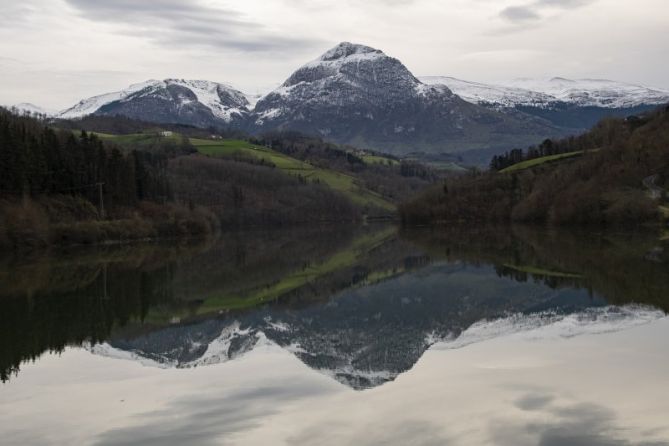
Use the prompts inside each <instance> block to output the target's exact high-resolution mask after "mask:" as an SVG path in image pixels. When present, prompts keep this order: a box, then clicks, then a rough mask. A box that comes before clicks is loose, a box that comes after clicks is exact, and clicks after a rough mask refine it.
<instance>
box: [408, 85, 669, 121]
mask: <svg viewBox="0 0 669 446" xmlns="http://www.w3.org/2000/svg"><path fill="white" fill-rule="evenodd" d="M420 80H421V81H422V82H424V83H426V84H429V85H443V86H446V87H447V88H449V89H451V90H452V91H453V92H454V93H455V94H457V95H458V96H460V97H461V98H463V99H464V100H466V101H468V102H471V103H473V104H478V105H482V106H485V107H488V108H491V109H495V110H500V111H505V110H517V111H521V112H524V113H528V114H531V115H534V116H538V117H541V118H544V119H547V120H549V121H551V122H552V123H553V124H554V125H556V126H560V127H567V128H571V129H574V130H584V129H588V128H590V127H592V126H593V125H595V124H596V123H597V122H598V121H599V120H601V119H602V118H604V117H607V116H628V115H632V114H637V113H641V112H644V111H647V110H649V109H651V108H655V107H656V106H657V105H660V104H666V103H669V90H662V89H656V88H649V87H645V86H641V85H636V84H629V83H624V82H616V81H611V80H606V79H577V80H573V79H565V78H561V77H554V78H552V79H528V78H522V79H515V80H512V81H508V82H504V83H500V84H482V83H477V82H470V81H465V80H461V79H456V78H453V77H447V76H424V77H420Z"/></svg>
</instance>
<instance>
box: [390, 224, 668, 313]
mask: <svg viewBox="0 0 669 446" xmlns="http://www.w3.org/2000/svg"><path fill="white" fill-rule="evenodd" d="M402 237H404V238H406V239H407V240H410V241H412V242H413V243H415V244H416V245H417V246H418V247H420V248H421V249H422V250H424V251H425V252H426V254H427V255H429V256H430V258H431V259H433V260H434V259H443V260H446V261H463V262H467V263H471V264H490V265H494V266H495V269H496V271H497V273H498V274H499V275H500V276H503V277H510V278H512V279H514V280H517V281H539V282H541V283H544V284H546V285H547V286H550V287H553V288H558V287H574V288H581V289H586V290H589V291H590V292H591V293H597V294H599V295H601V296H603V297H605V298H606V299H607V301H608V302H610V303H612V304H617V305H622V304H629V303H641V304H645V305H652V306H655V307H658V308H661V309H662V310H664V311H669V295H667V292H666V290H667V289H669V288H668V287H669V243H668V242H667V240H666V239H664V240H662V239H661V238H660V237H659V236H658V235H657V234H656V233H654V232H641V231H640V232H637V233H627V232H588V231H568V230H548V229H540V228H536V227H526V226H513V227H508V228H503V229H500V228H494V227H488V228H450V229H449V230H447V231H434V230H428V229H426V230H414V231H403V233H402Z"/></svg>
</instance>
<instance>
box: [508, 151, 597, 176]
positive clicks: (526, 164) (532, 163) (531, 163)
mask: <svg viewBox="0 0 669 446" xmlns="http://www.w3.org/2000/svg"><path fill="white" fill-rule="evenodd" d="M583 153H584V152H582V151H580V150H579V151H578V152H567V153H559V154H557V155H548V156H542V157H541V158H534V159H531V160H527V161H522V162H520V163H517V164H514V165H513V166H509V167H507V168H506V169H502V170H500V172H501V173H509V172H517V171H519V170H525V169H529V168H530V167H536V166H540V165H541V164H546V163H550V162H553V161H559V160H563V159H567V158H574V157H577V156H581V155H583Z"/></svg>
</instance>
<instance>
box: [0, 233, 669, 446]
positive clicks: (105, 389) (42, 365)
mask: <svg viewBox="0 0 669 446" xmlns="http://www.w3.org/2000/svg"><path fill="white" fill-rule="evenodd" d="M668 310H669V242H668V241H667V240H662V239H661V237H660V236H659V235H658V234H656V233H653V232H636V233H631V232H624V231H608V232H595V231H562V230H561V231H558V230H549V229H537V228H529V227H503V228H499V227H497V228H486V227H483V228H475V227H469V228H441V229H412V230H399V229H397V228H395V227H392V226H384V225H368V226H357V227H327V226H324V227H316V228H308V229H305V228H302V229H293V230H274V231H260V230H257V231H245V232H239V233H234V234H223V235H221V236H219V237H215V238H211V239H208V240H193V241H188V242H164V243H155V244H142V245H132V246H108V247H88V248H85V247H81V248H70V249H59V250H53V251H51V252H47V253H41V254H30V255H28V254H26V255H22V256H6V257H4V258H0V377H1V378H2V383H1V384H0V412H1V413H2V416H1V417H0V438H1V439H2V440H0V441H1V442H2V444H3V445H4V444H8V445H33V444H35V445H61V444H76V445H88V444H90V445H124V444H142V445H153V444H156V445H183V444H198V445H199V444H204V445H218V444H224V445H228V444H230V445H283V444H285V445H314V444H317V445H347V444H355V445H391V444H392V445H395V444H397V445H443V444H455V445H472V444H475V445H487V444H490V445H516V446H517V445H520V446H522V445H547V446H554V445H616V446H618V445H623V446H624V445H669V422H668V421H667V420H669V350H668V346H669V318H667V316H666V312H667V311H668Z"/></svg>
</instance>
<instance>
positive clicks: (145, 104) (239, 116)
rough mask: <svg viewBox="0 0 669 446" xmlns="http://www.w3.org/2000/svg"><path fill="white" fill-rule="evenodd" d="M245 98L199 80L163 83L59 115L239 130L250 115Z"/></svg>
mask: <svg viewBox="0 0 669 446" xmlns="http://www.w3.org/2000/svg"><path fill="white" fill-rule="evenodd" d="M248 106H249V101H248V99H247V98H246V96H245V95H244V94H243V93H242V92H240V91H238V90H235V89H234V88H232V87H230V86H227V85H224V84H219V83H216V82H210V81H202V80H184V79H165V80H162V81H159V80H149V81H146V82H143V83H140V84H134V85H131V86H130V87H128V88H127V89H125V90H122V91H117V92H113V93H107V94H103V95H100V96H95V97H92V98H89V99H84V100H82V101H80V102H79V103H78V104H76V105H74V106H73V107H71V108H69V109H67V110H64V111H62V112H61V113H59V115H58V117H59V118H62V119H76V118H80V117H82V116H86V115H91V114H96V115H123V116H127V117H129V118H133V119H139V120H143V121H149V122H160V123H177V124H188V125H194V126H197V127H209V126H214V127H231V126H241V125H242V123H243V122H244V121H245V120H246V117H247V115H248V113H249V110H248Z"/></svg>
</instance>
